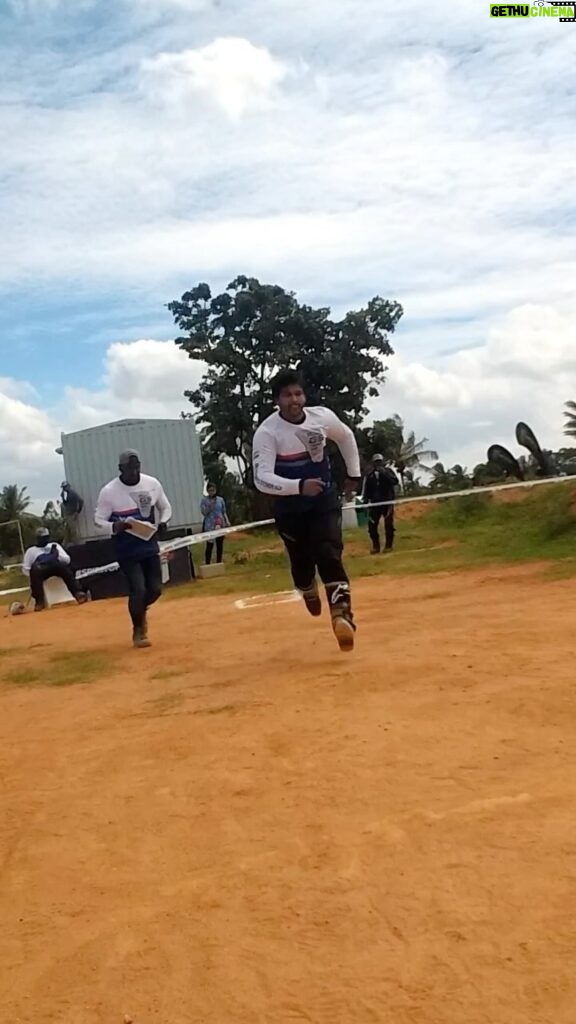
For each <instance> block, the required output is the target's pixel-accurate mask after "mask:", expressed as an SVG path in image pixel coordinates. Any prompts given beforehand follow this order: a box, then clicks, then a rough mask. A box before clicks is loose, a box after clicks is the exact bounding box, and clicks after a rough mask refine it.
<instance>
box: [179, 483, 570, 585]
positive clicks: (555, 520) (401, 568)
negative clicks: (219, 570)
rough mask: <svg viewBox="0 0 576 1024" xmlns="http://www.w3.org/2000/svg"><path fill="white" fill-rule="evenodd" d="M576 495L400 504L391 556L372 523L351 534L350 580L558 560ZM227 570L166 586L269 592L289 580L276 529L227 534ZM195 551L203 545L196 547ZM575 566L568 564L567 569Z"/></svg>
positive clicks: (561, 489)
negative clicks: (374, 536) (376, 549)
mask: <svg viewBox="0 0 576 1024" xmlns="http://www.w3.org/2000/svg"><path fill="white" fill-rule="evenodd" d="M575 506H576V501H575V492H574V488H573V486H571V485H570V483H566V484H555V485H551V486H549V487H537V488H534V490H532V491H530V490H527V491H525V492H523V493H522V496H521V498H520V497H519V496H517V495H515V500H510V499H509V498H508V500H505V499H503V498H502V496H497V497H494V496H493V495H486V494H469V495H464V496H462V497H459V498H446V499H442V500H440V501H435V502H430V503H429V505H428V506H427V507H426V508H425V510H424V511H423V513H422V515H419V516H418V517H414V518H410V519H408V518H406V519H404V518H403V516H402V508H401V507H400V508H399V509H398V521H397V543H396V547H395V550H394V553H393V554H392V555H391V556H386V555H380V556H371V555H370V554H369V539H368V534H367V530H366V529H365V528H363V529H357V530H349V531H347V533H346V552H345V560H346V566H347V569H348V571H349V573H350V575H351V577H352V578H353V579H358V578H361V577H364V576H368V577H373V576H380V575H384V576H405V575H419V574H421V575H424V574H426V575H428V574H434V573H442V572H457V571H459V570H464V569H467V568H471V567H480V566H486V565H501V564H506V563H512V564H514V563H520V562H529V561H539V562H542V561H549V562H551V563H557V562H559V561H563V560H566V559H570V558H574V556H575V555H576V511H575ZM224 551H225V561H226V575H225V576H220V577H217V578H215V579H213V580H201V581H198V582H197V583H193V584H189V585H186V586H183V587H175V588H173V589H171V590H168V591H167V592H166V596H167V597H169V598H172V599H175V598H179V597H192V596H195V595H201V596H202V597H207V596H210V595H212V594H213V595H214V596H221V595H234V594H256V593H260V594H264V593H272V592H274V591H279V590H287V589H290V588H291V587H292V583H291V579H290V574H289V571H288V563H287V559H286V555H285V553H284V549H283V545H282V543H281V541H280V540H279V539H278V537H277V536H276V534H275V532H274V530H259V531H258V532H257V533H254V534H248V533H247V534H243V535H241V536H236V537H233V538H230V539H227V541H226V545H225V549H224ZM193 552H194V554H195V556H196V555H197V554H199V552H198V549H193ZM570 573H571V571H570Z"/></svg>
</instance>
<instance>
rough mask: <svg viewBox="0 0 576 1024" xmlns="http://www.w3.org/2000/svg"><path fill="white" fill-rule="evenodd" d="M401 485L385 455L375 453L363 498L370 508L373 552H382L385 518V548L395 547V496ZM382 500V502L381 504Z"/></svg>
mask: <svg viewBox="0 0 576 1024" xmlns="http://www.w3.org/2000/svg"><path fill="white" fill-rule="evenodd" d="M398 486H399V481H398V477H397V476H396V473H395V472H394V470H393V469H390V466H387V465H386V464H385V462H384V456H383V455H375V456H374V458H373V459H372V469H371V471H370V473H368V475H367V476H366V478H365V480H364V488H363V491H362V500H363V501H364V502H365V503H366V504H367V505H372V506H373V507H372V508H369V509H368V533H369V534H370V540H371V541H372V551H371V554H373V555H378V554H380V531H379V526H380V520H381V519H382V518H383V519H384V544H385V546H384V550H385V551H392V548H393V547H394V534H395V532H396V528H395V525H394V498H395V497H396V488H397V487H398ZM380 502H382V504H380Z"/></svg>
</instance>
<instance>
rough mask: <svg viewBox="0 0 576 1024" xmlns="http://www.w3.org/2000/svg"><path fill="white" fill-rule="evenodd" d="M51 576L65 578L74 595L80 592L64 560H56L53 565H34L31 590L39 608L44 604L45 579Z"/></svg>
mask: <svg viewBox="0 0 576 1024" xmlns="http://www.w3.org/2000/svg"><path fill="white" fill-rule="evenodd" d="M51 576H59V577H60V579H61V580H64V583H65V584H66V586H67V587H68V590H69V591H70V593H71V594H73V596H74V597H77V596H78V594H79V593H80V587H79V586H78V584H77V582H76V577H75V575H74V573H73V571H72V569H71V568H70V566H69V565H64V564H63V563H62V562H55V563H54V564H53V565H52V564H48V565H46V564H44V565H33V566H32V568H31V569H30V592H31V594H32V597H33V598H34V602H35V604H36V607H37V608H38V607H40V608H41V607H42V606H43V604H44V580H48V579H50V577H51Z"/></svg>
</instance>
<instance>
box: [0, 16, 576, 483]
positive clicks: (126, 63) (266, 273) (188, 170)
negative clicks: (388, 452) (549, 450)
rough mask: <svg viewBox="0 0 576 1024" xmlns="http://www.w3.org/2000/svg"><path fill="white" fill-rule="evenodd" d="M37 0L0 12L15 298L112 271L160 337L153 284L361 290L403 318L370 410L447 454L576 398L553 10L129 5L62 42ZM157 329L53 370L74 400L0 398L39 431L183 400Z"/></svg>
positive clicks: (554, 428) (181, 366)
mask: <svg viewBox="0 0 576 1024" xmlns="http://www.w3.org/2000/svg"><path fill="white" fill-rule="evenodd" d="M55 5H56V0H30V2H29V3H27V4H25V3H24V0H22V3H21V4H20V5H19V6H20V7H21V8H22V9H24V7H25V6H26V10H27V12H30V11H31V10H32V9H33V11H34V18H28V16H26V17H22V18H20V19H18V20H17V22H15V21H14V19H13V20H12V22H10V23H9V25H8V26H6V23H5V22H4V21H3V22H2V25H3V27H8V28H9V29H12V28H14V29H15V31H14V32H13V33H10V32H9V31H8V32H6V33H5V35H6V38H11V40H12V49H11V51H10V52H9V51H8V50H7V49H3V51H2V52H3V57H5V58H6V59H5V60H4V62H3V65H2V67H3V72H4V79H3V83H0V100H1V101H2V103H1V104H0V138H1V140H2V142H3V145H2V146H1V147H0V172H1V173H0V219H1V221H2V233H1V235H0V286H1V287H2V289H3V291H4V292H5V293H7V294H8V296H9V297H12V298H14V300H15V301H14V306H15V308H18V310H19V311H21V310H24V311H26V310H27V309H29V308H30V307H31V306H32V305H33V302H34V299H35V296H36V295H37V292H38V290H40V289H42V288H45V289H48V290H49V291H50V293H51V294H54V295H57V296H60V298H61V301H62V306H63V309H64V312H63V314H62V320H63V321H64V320H65V319H66V316H67V312H66V306H67V298H68V295H69V293H70V292H71V291H73V292H74V293H75V294H78V293H82V294H85V295H86V296H87V297H88V298H89V299H90V302H91V303H92V304H93V305H94V306H97V304H98V301H99V300H100V298H101V296H102V295H103V294H106V295H107V294H109V293H110V292H112V291H114V294H120V293H121V299H122V306H123V308H125V307H126V305H127V304H128V303H129V302H130V301H133V302H134V306H135V308H137V309H138V311H139V312H140V313H141V312H142V310H143V309H144V310H145V312H144V316H145V315H146V310H151V313H150V316H151V317H152V316H153V317H154V320H153V323H154V327H152V326H148V327H147V328H146V330H147V331H148V332H150V333H153V332H154V333H156V325H157V323H158V320H159V317H160V316H161V310H162V303H163V302H165V301H169V300H170V299H171V298H173V297H174V296H176V295H177V294H179V293H180V292H181V291H183V290H184V288H185V287H188V286H190V285H191V284H193V283H195V282H196V281H197V280H209V281H211V282H212V283H213V284H214V285H215V286H216V287H219V286H221V285H224V284H225V283H226V282H227V281H228V280H230V279H231V278H232V277H233V276H235V275H236V274H237V273H238V272H247V273H252V274H255V275H257V276H259V277H261V278H262V279H264V280H277V281H279V282H280V283H281V284H283V285H285V286H286V287H288V288H294V289H295V290H296V291H297V292H298V294H299V296H300V297H301V298H303V299H304V300H306V301H309V302H311V303H313V304H316V305H319V304H330V303H332V305H333V307H334V308H335V311H336V313H340V312H342V311H344V310H346V309H347V308H350V307H354V306H358V305H360V304H363V303H364V302H365V301H366V299H367V298H369V297H370V296H371V295H373V294H375V293H380V294H383V295H385V296H386V295H387V296H390V297H394V298H398V299H399V300H400V301H401V302H402V303H403V305H404V307H405V311H406V315H405V319H404V321H403V322H402V324H401V328H400V330H399V332H398V335H397V337H396V339H395V347H396V349H397V352H398V356H397V357H396V359H395V360H394V361H393V363H392V368H391V374H390V384H389V386H388V387H387V389H386V390H385V392H384V394H383V397H382V399H381V400H380V402H379V403H378V409H379V410H380V409H382V410H383V411H384V412H386V411H398V412H400V413H402V414H403V415H405V417H406V420H407V422H409V423H411V425H414V427H415V429H418V430H419V431H420V432H421V433H426V434H429V435H433V436H432V440H433V441H434V443H435V445H436V446H437V447H439V448H440V449H441V454H442V456H443V458H445V459H446V460H450V459H455V458H456V457H461V458H464V457H465V458H466V459H468V460H471V459H476V460H477V459H479V458H481V457H482V454H483V448H484V446H485V444H486V443H487V442H488V441H489V440H493V439H494V436H493V435H496V434H500V435H502V436H504V435H506V436H508V437H509V436H510V434H509V429H511V427H510V428H509V426H508V423H509V421H511V420H513V419H514V417H516V418H520V417H521V416H526V417H529V416H530V415H531V416H532V417H533V418H538V424H539V426H540V428H541V430H542V431H543V433H544V435H546V436H548V435H550V437H551V438H553V439H554V443H561V440H562V438H561V435H560V433H559V431H560V430H561V405H562V402H563V401H564V400H565V399H566V398H569V397H571V396H576V386H575V384H574V356H573V347H574V346H573V341H572V340H571V339H573V337H574V333H573V327H574V307H573V281H574V272H575V270H576V235H575V233H574V231H573V224H574V216H575V212H576V211H575V203H574V199H573V194H572V192H571V190H570V186H569V182H570V181H571V180H573V179H574V173H575V171H576V149H575V147H574V134H573V123H572V103H571V97H572V95H573V93H574V89H575V88H576V64H575V62H574V54H573V43H574V34H573V32H572V31H571V27H570V26H562V25H559V24H558V23H557V22H556V20H555V19H532V21H531V22H530V24H528V25H521V24H514V25H513V24H512V23H511V24H510V26H506V32H504V31H503V28H504V26H503V25H500V24H497V19H490V18H489V17H488V12H487V11H486V9H485V8H479V7H477V6H474V5H472V6H471V5H468V6H465V8H463V9H462V11H459V14H458V18H457V19H455V18H453V17H452V13H453V12H452V8H451V7H450V5H449V4H448V3H447V2H444V0H441V2H439V3H438V4H436V5H430V4H427V3H424V2H423V0H416V2H415V3H414V4H412V5H411V6H410V8H409V9H408V8H407V9H406V10H404V9H402V10H398V9H397V8H396V7H385V6H384V7H383V6H382V3H381V0H364V2H363V3H362V4H360V5H358V4H357V3H356V2H355V0H338V3H337V4H336V5H334V4H331V3H328V0H318V2H317V3H315V4H310V3H308V2H305V0H277V2H275V3H274V4H272V5H270V4H268V3H266V2H265V0H246V2H245V3H243V4H236V5H234V4H229V5H227V6H226V10H225V21H224V18H223V9H222V7H221V6H220V5H219V3H218V2H210V0H124V2H122V3H117V4H110V5H109V8H110V17H109V18H107V19H104V20H105V24H104V20H103V22H102V25H98V24H97V22H98V19H96V18H93V21H94V25H95V28H94V33H92V31H91V32H87V33H85V35H84V36H83V37H82V41H81V42H79V38H80V36H79V34H75V32H76V30H77V28H78V24H79V23H77V22H74V24H75V26H76V28H75V29H74V31H71V30H70V36H68V35H67V32H68V27H69V22H66V26H67V32H63V31H62V32H61V31H60V28H59V26H60V24H61V23H60V21H59V19H60V18H61V17H62V16H63V12H62V11H61V12H60V13H59V14H58V15H57V17H52V16H47V17H46V22H45V23H44V21H43V20H42V18H43V14H42V11H43V9H44V10H47V9H48V8H50V9H52V10H53V9H54V8H55ZM61 6H62V7H63V6H66V7H67V9H68V11H69V12H74V14H75V16H76V14H77V12H78V10H81V6H80V4H79V3H74V4H73V3H72V0H62V4H61ZM96 6H97V5H96V4H94V5H93V7H94V8H95V7H96ZM191 12H194V17H193V18H191V17H190V13H191ZM48 14H49V15H50V12H48ZM4 17H5V15H0V18H4ZM224 25H225V29H223V26H224ZM56 27H57V28H58V31H56ZM16 30H18V32H19V35H18V32H16ZM44 30H46V31H45V32H44ZM223 30H224V31H225V32H226V36H225V37H223V35H222V33H223ZM34 31H35V32H36V35H34ZM50 32H52V33H54V32H56V34H55V35H54V34H53V35H50ZM44 38H46V43H45V44H44V42H43V39H44ZM530 304H532V307H530ZM103 305H104V303H103ZM153 307H154V308H153ZM18 316H19V319H20V317H21V313H20V312H19V314H18ZM93 322H95V321H93ZM141 322H142V319H139V321H138V323H141ZM109 328H110V325H109V324H107V329H109ZM47 329H49V324H47ZM111 329H112V330H114V327H113V325H112V327H111ZM94 331H95V334H97V333H98V332H97V328H96V327H94ZM119 333H120V332H119V330H118V331H115V333H114V335H113V336H116V337H117V336H118V334H119ZM110 336H111V335H110V334H109V333H107V334H106V337H110ZM86 340H88V341H89V340H93V336H89V337H87V338H86ZM161 344H162V343H160V342H156V341H140V342H138V343H136V347H130V346H127V345H118V346H112V348H110V349H109V350H108V353H107V355H106V358H105V362H104V366H103V374H104V376H103V383H102V385H101V386H96V385H95V386H94V388H93V389H90V388H85V389H75V390H69V391H68V393H67V400H68V401H72V402H73V403H75V405H76V412H75V413H74V414H73V415H72V416H70V417H68V414H66V415H64V413H63V411H62V410H63V409H64V404H63V405H62V409H61V410H54V411H53V412H52V413H51V414H50V416H48V414H46V413H42V411H41V409H40V399H38V398H37V397H35V395H34V394H33V392H31V391H29V390H28V391H27V390H26V388H25V385H22V384H21V383H18V382H15V381H14V380H11V381H9V382H8V383H7V384H6V383H5V387H4V388H2V389H0V390H1V391H2V393H3V395H4V398H3V401H4V402H10V403H16V405H14V404H11V405H10V406H9V408H10V409H11V413H10V415H11V416H12V417H14V416H16V412H15V410H18V409H20V413H19V414H18V415H22V407H24V408H25V409H27V408H30V409H32V410H35V412H34V413H33V415H31V418H30V423H32V424H33V426H34V430H37V434H38V437H39V438H40V443H41V444H42V443H44V444H45V443H47V442H46V441H44V440H43V439H44V438H46V437H47V434H50V436H51V437H52V434H55V435H56V444H57V443H58V437H57V434H58V429H57V426H58V427H59V426H60V425H61V426H63V427H68V428H69V427H70V426H81V425H86V424H87V423H94V422H101V421H103V420H105V419H111V418H112V419H113V418H116V417H119V416H122V415H130V414H132V413H133V412H135V411H136V410H137V411H138V414H144V415H146V414H147V410H148V411H149V412H148V414H152V415H164V414H165V411H166V412H168V414H170V415H177V414H178V412H179V410H180V408H181V407H182V406H183V400H182V398H181V392H182V391H183V390H184V388H185V387H186V386H187V385H188V384H189V381H188V376H189V374H190V373H191V372H193V367H192V365H191V364H190V363H188V362H187V361H185V362H182V359H184V360H185V357H183V356H182V353H178V351H177V350H176V348H175V347H174V346H173V345H171V344H169V343H167V347H166V346H165V347H164V348H160V349H158V348H157V347H156V346H158V345H161ZM471 345H476V347H475V348H471V347H470V346H471ZM137 346H140V347H139V348H138V347H137ZM447 350H450V351H453V353H454V354H453V355H448V356H442V355H441V353H442V352H445V351H447ZM160 353H161V355H160ZM177 360H179V361H177ZM11 372H12V371H11ZM21 376H22V377H24V376H25V371H24V370H23V371H22V374H21ZM185 378H186V379H185ZM18 403H20V405H18ZM6 408H8V406H6ZM150 410H152V411H151V412H150ZM156 410H164V411H162V412H157V411H156ZM37 417H39V419H38V418H37ZM67 417H68V418H67ZM12 422H15V421H14V420H12ZM512 427H513V424H512ZM23 429H24V433H23V435H22V436H23V437H24V438H29V434H28V432H27V431H28V428H27V427H26V428H23ZM32 441H33V438H31V442H32ZM26 443H27V442H26ZM52 443H53V440H51V441H50V444H52ZM551 443H552V442H551ZM8 446H9V441H8V440H7V439H6V438H5V439H4V442H3V447H2V450H1V451H0V458H1V459H2V465H3V467H4V466H7V467H8V468H11V467H13V466H14V467H15V468H17V464H16V462H15V461H14V459H12V461H10V460H8V461H7V459H6V457H5V453H8V451H9V447H8ZM35 458H36V457H35ZM43 458H44V456H41V460H40V461H42V459H43ZM46 461H47V462H48V461H49V459H48V455H46ZM18 465H20V463H18ZM37 465H38V460H37V459H36V461H34V460H32V461H31V462H30V466H31V467H34V466H37ZM34 472H36V470H35V469H34ZM23 482H26V481H25V480H24V481H23Z"/></svg>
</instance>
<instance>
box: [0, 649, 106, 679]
mask: <svg viewBox="0 0 576 1024" xmlns="http://www.w3.org/2000/svg"><path fill="white" fill-rule="evenodd" d="M113 666H114V658H113V657H111V656H110V655H108V654H104V653H103V652H102V651H70V652H64V653H60V654H53V655H51V656H50V658H48V659H47V660H45V661H44V660H42V658H39V659H38V661H36V662H28V663H27V664H25V665H20V666H18V667H17V668H14V669H10V670H9V671H8V672H4V673H2V674H1V675H0V682H2V683H7V684H8V685H11V686H77V685H82V684H87V683H93V682H95V681H96V680H97V679H101V678H102V677H103V676H105V675H106V673H108V672H110V671H111V669H112V668H113Z"/></svg>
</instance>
